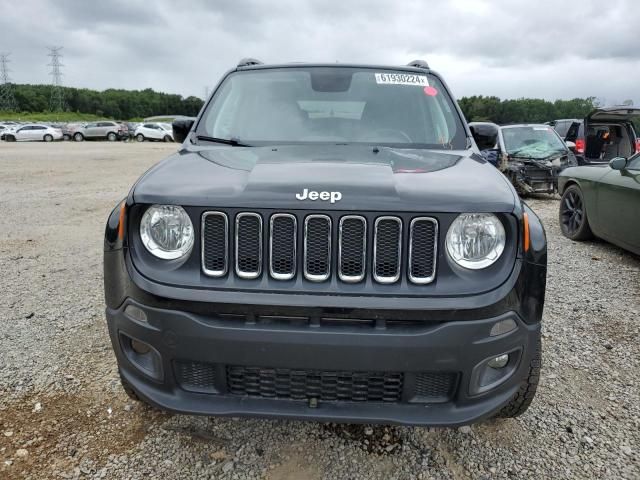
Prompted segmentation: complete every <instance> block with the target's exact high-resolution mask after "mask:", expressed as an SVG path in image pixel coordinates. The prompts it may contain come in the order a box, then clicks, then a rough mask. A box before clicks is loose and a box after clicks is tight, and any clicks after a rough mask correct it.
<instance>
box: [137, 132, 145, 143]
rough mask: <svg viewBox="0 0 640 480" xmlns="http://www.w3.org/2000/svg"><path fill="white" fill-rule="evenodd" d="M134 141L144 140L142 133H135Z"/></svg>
mask: <svg viewBox="0 0 640 480" xmlns="http://www.w3.org/2000/svg"><path fill="white" fill-rule="evenodd" d="M136 141H138V142H144V135H142V134H141V133H139V134H138V135H136Z"/></svg>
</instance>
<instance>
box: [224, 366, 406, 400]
mask: <svg viewBox="0 0 640 480" xmlns="http://www.w3.org/2000/svg"><path fill="white" fill-rule="evenodd" d="M403 380H404V376H403V374H402V373H390V372H353V371H327V370H298V369H296V370H293V369H287V368H261V367H244V366H228V367H227V388H228V391H229V393H230V394H232V395H242V396H254V397H262V398H285V399H295V400H308V399H311V398H314V399H318V400H325V401H331V400H338V401H348V402H399V401H400V399H401V395H402V388H403Z"/></svg>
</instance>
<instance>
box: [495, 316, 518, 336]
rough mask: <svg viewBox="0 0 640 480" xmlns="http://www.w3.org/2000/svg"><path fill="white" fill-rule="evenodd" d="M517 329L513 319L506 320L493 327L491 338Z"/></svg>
mask: <svg viewBox="0 0 640 480" xmlns="http://www.w3.org/2000/svg"><path fill="white" fill-rule="evenodd" d="M515 329H516V322H514V321H513V319H511V318H507V319H506V320H500V321H499V322H497V323H495V324H494V325H493V327H491V332H490V333H489V336H491V337H497V336H498V335H502V334H504V333H508V332H510V331H511V330H515Z"/></svg>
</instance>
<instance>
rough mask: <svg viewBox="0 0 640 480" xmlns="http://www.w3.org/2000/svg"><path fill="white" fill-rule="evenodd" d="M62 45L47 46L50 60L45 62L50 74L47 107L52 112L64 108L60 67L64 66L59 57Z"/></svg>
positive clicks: (60, 110)
mask: <svg viewBox="0 0 640 480" xmlns="http://www.w3.org/2000/svg"><path fill="white" fill-rule="evenodd" d="M63 48H64V47H47V50H49V53H48V54H47V56H48V57H51V62H50V63H48V64H47V66H48V67H51V71H50V72H49V75H51V98H50V100H49V109H50V110H51V111H52V112H62V111H64V110H65V101H64V90H63V89H62V67H63V66H64V65H63V64H62V63H61V62H60V59H61V58H62V56H63V55H62V53H60V52H61V51H62V49H63Z"/></svg>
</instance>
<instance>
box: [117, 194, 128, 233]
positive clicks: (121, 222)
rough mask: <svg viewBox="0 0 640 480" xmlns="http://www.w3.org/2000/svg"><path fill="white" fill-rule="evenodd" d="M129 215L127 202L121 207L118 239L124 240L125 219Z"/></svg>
mask: <svg viewBox="0 0 640 480" xmlns="http://www.w3.org/2000/svg"><path fill="white" fill-rule="evenodd" d="M126 213H127V202H126V200H125V201H124V202H122V204H121V205H120V218H119V219H118V238H119V239H120V240H124V218H125V214H126Z"/></svg>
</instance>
